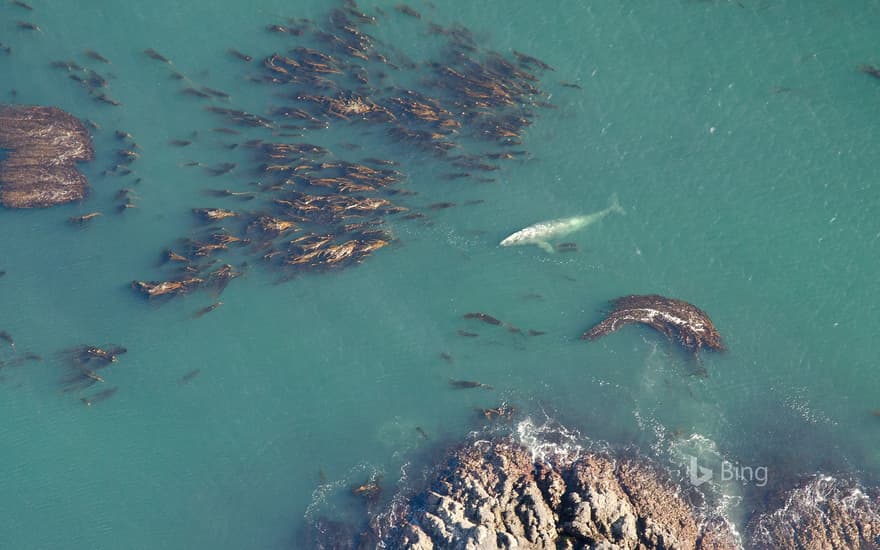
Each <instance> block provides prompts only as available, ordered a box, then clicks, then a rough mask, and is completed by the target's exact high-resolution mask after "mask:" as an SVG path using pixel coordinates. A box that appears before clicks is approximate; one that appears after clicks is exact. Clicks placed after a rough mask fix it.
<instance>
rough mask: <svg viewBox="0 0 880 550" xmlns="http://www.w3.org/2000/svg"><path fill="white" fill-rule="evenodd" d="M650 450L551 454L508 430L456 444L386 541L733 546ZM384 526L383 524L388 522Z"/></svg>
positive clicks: (479, 545)
mask: <svg viewBox="0 0 880 550" xmlns="http://www.w3.org/2000/svg"><path fill="white" fill-rule="evenodd" d="M690 496H691V495H688V494H687V493H686V491H685V490H683V489H682V488H681V487H679V486H678V485H676V484H675V483H673V482H672V481H671V480H670V479H669V477H668V476H667V475H666V474H665V473H664V472H663V471H662V470H661V469H660V468H659V467H657V466H656V465H654V464H653V463H651V462H649V461H647V460H646V459H644V458H633V457H622V456H612V455H610V454H604V453H585V454H580V455H579V456H571V457H562V458H554V459H552V460H545V459H540V458H535V457H533V456H532V454H531V453H530V452H529V450H528V449H527V448H526V447H524V446H523V445H521V444H519V443H516V442H514V441H513V440H510V439H507V438H502V439H498V440H494V441H477V442H475V443H472V444H468V445H465V446H463V447H461V448H459V449H458V450H456V451H455V452H453V453H452V454H451V455H450V456H449V458H448V460H447V462H446V464H445V466H443V467H442V468H441V469H440V472H439V474H438V475H437V476H436V478H435V479H434V481H433V482H432V483H431V484H430V487H429V488H428V489H427V490H425V491H424V492H422V493H421V494H418V495H416V496H415V497H412V498H410V499H408V500H407V501H406V503H405V504H400V505H399V506H401V507H402V508H403V509H402V510H398V511H396V512H395V513H393V514H389V515H388V516H389V517H395V518H404V519H403V521H399V520H398V521H396V522H395V525H392V526H389V527H388V528H387V529H386V530H384V531H385V532H386V533H387V534H386V535H385V536H384V537H381V538H382V539H383V542H384V544H385V547H387V548H410V549H420V550H429V549H435V548H455V549H490V548H533V549H547V550H549V549H554V550H555V549H561V548H568V549H575V548H608V549H611V548H633V549H635V548H640V549H642V548H643V549H649V548H658V549H659V548H667V549H671V548H681V549H685V548H689V549H707V550H708V549H719V550H720V549H728V548H730V549H734V548H738V547H739V543H738V540H737V537H736V535H735V534H734V532H733V531H732V530H731V529H730V528H729V526H728V524H727V523H726V522H724V521H723V520H722V519H721V518H707V517H704V516H703V515H702V514H701V512H699V510H698V508H697V507H696V506H695V505H694V504H692V502H691V500H690ZM381 531H383V530H382V529H380V532H381Z"/></svg>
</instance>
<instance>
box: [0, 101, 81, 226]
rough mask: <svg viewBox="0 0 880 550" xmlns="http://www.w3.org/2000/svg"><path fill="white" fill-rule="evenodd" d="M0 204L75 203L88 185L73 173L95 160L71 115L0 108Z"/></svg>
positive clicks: (52, 109)
mask: <svg viewBox="0 0 880 550" xmlns="http://www.w3.org/2000/svg"><path fill="white" fill-rule="evenodd" d="M0 149H6V150H8V153H7V155H6V157H5V158H3V159H2V161H0V203H2V204H3V206H6V207H9V208H38V207H40V208H41V207H47V206H54V205H56V204H62V203H66V202H71V201H76V200H80V199H82V198H83V197H85V195H86V193H87V191H88V185H89V183H88V180H87V179H86V177H85V176H84V175H83V174H82V173H81V172H80V171H79V170H77V168H76V163H77V162H80V161H88V160H92V159H93V158H94V156H95V153H94V149H93V148H92V138H91V136H90V135H89V132H88V130H87V129H86V127H85V126H84V125H83V124H82V123H81V122H80V121H79V120H78V119H77V118H76V117H74V116H72V115H70V114H68V113H66V112H64V111H62V110H61V109H57V108H55V107H38V106H28V105H5V106H0Z"/></svg>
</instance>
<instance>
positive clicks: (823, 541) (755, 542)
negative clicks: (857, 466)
mask: <svg viewBox="0 0 880 550" xmlns="http://www.w3.org/2000/svg"><path fill="white" fill-rule="evenodd" d="M749 532H750V533H751V537H750V538H751V541H750V542H751V547H753V548H756V549H761V550H764V549H767V550H770V549H774V550H777V549H778V550H795V549H797V550H820V549H821V550H837V549H840V550H843V549H847V550H860V549H863V550H867V549H870V550H874V549H877V548H880V498H878V495H869V494H868V493H867V492H865V491H864V490H862V489H861V488H859V487H858V486H857V485H856V484H855V483H853V482H851V481H844V480H839V479H835V478H833V477H827V476H815V477H813V478H812V479H810V480H809V481H807V482H806V483H803V484H802V485H800V486H798V487H796V488H795V489H792V490H791V491H789V492H788V493H786V494H785V495H784V496H783V498H782V505H781V506H780V507H779V508H778V509H776V510H773V511H770V512H766V513H763V514H761V515H759V516H756V517H755V518H753V519H752V521H751V522H750V524H749Z"/></svg>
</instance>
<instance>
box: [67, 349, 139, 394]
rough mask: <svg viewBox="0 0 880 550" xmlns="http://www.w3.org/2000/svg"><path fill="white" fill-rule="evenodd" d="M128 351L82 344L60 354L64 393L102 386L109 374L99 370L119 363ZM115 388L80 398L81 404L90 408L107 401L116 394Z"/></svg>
mask: <svg viewBox="0 0 880 550" xmlns="http://www.w3.org/2000/svg"><path fill="white" fill-rule="evenodd" d="M127 352H128V350H127V349H126V348H124V347H122V346H117V345H106V346H101V347H99V346H95V345H91V344H84V345H82V346H78V347H75V348H72V349H68V350H65V351H63V352H61V356H62V359H63V362H62V365H63V367H64V369H65V372H64V376H63V378H62V380H61V384H62V391H63V392H64V393H72V392H73V393H78V392H82V391H85V390H89V389H90V388H92V386H94V385H96V384H101V385H103V384H104V382H105V380H106V378H105V377H108V376H111V374H110V373H103V371H102V373H99V371H100V370H101V369H104V368H105V367H108V366H109V365H112V364H116V363H118V362H119V358H120V356H121V355H123V354H125V353H127ZM116 390H117V388H109V389H102V390H99V391H97V392H95V393H93V394H91V395H90V396H84V397H82V398H80V400H81V401H82V402H83V404H85V405H87V406H90V405H92V404H93V403H99V402H101V401H105V400H106V399H109V398H110V397H112V396H113V395H114V394H115V393H116Z"/></svg>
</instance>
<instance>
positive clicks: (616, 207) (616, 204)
mask: <svg viewBox="0 0 880 550" xmlns="http://www.w3.org/2000/svg"><path fill="white" fill-rule="evenodd" d="M608 210H609V211H611V212H617V213H618V214H623V215H624V216H625V215H626V210H624V209H623V207H622V206H620V200H619V199H618V198H617V193H614V194H613V195H611V200H610V201H609V204H608Z"/></svg>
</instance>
